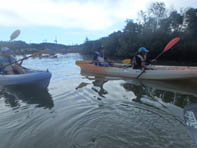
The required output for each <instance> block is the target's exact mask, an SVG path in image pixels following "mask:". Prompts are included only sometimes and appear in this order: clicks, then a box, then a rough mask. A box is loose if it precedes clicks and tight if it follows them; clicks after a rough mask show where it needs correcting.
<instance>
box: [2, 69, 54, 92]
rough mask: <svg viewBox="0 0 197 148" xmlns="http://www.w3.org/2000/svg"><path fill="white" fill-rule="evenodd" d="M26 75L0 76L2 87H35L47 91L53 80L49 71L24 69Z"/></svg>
mask: <svg viewBox="0 0 197 148" xmlns="http://www.w3.org/2000/svg"><path fill="white" fill-rule="evenodd" d="M24 70H25V71H26V73H25V74H17V75H3V74H0V85H1V86H35V87H38V88H42V89H46V88H47V87H48V85H49V82H50V79H51V75H52V74H51V73H50V72H49V71H39V70H30V69H26V68H25V69H24Z"/></svg>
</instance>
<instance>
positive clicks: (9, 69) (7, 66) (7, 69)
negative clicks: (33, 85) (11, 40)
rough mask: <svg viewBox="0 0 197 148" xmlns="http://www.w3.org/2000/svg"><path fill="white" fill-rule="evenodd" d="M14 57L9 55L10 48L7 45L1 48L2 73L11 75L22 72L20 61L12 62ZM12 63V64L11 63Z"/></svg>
mask: <svg viewBox="0 0 197 148" xmlns="http://www.w3.org/2000/svg"><path fill="white" fill-rule="evenodd" d="M15 61H16V59H15V58H14V57H13V56H12V55H11V53H10V49H9V48H8V47H3V48H1V55H0V71H1V72H2V73H3V74H7V75H12V74H24V73H25V72H24V70H23V69H22V67H21V64H22V62H23V61H21V63H19V64H18V63H14V62H15ZM12 63H14V64H12Z"/></svg>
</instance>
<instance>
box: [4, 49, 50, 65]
mask: <svg viewBox="0 0 197 148" xmlns="http://www.w3.org/2000/svg"><path fill="white" fill-rule="evenodd" d="M47 50H48V48H46V49H44V50H41V51H38V52H35V53H33V54H32V55H30V56H28V57H24V58H22V59H20V60H17V61H15V62H12V63H10V64H7V65H5V66H3V68H5V67H6V66H9V65H12V64H15V63H18V62H20V61H23V60H26V59H28V58H31V57H36V56H39V55H41V54H43V53H45V52H46V51H47Z"/></svg>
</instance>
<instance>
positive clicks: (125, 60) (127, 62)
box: [122, 59, 131, 64]
mask: <svg viewBox="0 0 197 148" xmlns="http://www.w3.org/2000/svg"><path fill="white" fill-rule="evenodd" d="M130 63H131V59H124V60H122V64H130Z"/></svg>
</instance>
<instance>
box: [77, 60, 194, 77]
mask: <svg viewBox="0 0 197 148" xmlns="http://www.w3.org/2000/svg"><path fill="white" fill-rule="evenodd" d="M76 64H77V65H78V66H80V68H81V70H83V71H85V72H88V73H93V74H99V75H108V76H116V77H127V78H137V76H138V75H139V74H141V72H142V70H140V69H132V68H130V67H129V68H125V67H124V66H125V65H124V64H114V67H101V66H96V65H94V64H91V62H90V61H77V62H76ZM195 78H197V67H191V66H161V65H150V66H148V69H147V70H146V71H145V72H144V73H143V74H142V75H141V76H140V79H150V80H177V79H195Z"/></svg>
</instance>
